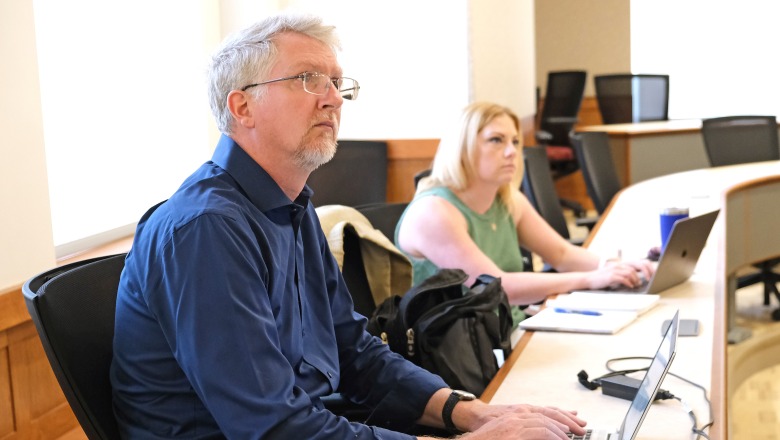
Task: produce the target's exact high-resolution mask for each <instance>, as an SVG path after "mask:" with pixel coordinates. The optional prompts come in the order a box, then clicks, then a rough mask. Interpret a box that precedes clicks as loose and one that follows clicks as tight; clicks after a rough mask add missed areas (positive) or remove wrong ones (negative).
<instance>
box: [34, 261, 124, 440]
mask: <svg viewBox="0 0 780 440" xmlns="http://www.w3.org/2000/svg"><path fill="white" fill-rule="evenodd" d="M124 264H125V254H118V255H112V256H107V257H99V258H94V259H90V260H85V261H80V262H77V263H73V264H69V265H66V266H62V267H58V268H56V269H52V270H49V271H46V272H44V273H41V274H39V275H37V276H35V277H33V278H32V279H30V280H29V281H27V282H26V283H25V284H24V286H23V287H22V293H23V294H24V299H25V303H26V304H27V310H28V311H29V313H30V316H31V317H32V321H33V323H34V324H35V328H36V330H37V331H38V336H39V337H40V339H41V343H42V345H43V350H44V351H45V352H46V357H47V358H48V359H49V364H51V367H52V370H54V375H55V377H56V378H57V381H58V382H59V384H60V388H62V391H63V393H64V394H65V398H66V399H67V401H68V404H69V405H70V407H71V409H72V410H73V413H74V414H75V415H76V419H78V421H79V423H80V424H81V427H82V429H83V430H84V432H85V433H86V435H87V437H88V438H89V439H117V438H119V431H118V428H117V423H116V419H115V418H114V412H113V405H112V397H111V381H110V378H109V369H110V366H111V358H112V355H113V338H114V309H115V307H116V294H117V286H118V285H119V275H120V274H121V272H122V269H123V268H124Z"/></svg>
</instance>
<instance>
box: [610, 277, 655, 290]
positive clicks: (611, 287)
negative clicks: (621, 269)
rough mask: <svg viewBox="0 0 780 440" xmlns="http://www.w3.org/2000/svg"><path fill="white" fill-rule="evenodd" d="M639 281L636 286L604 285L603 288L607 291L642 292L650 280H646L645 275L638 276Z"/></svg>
mask: <svg viewBox="0 0 780 440" xmlns="http://www.w3.org/2000/svg"><path fill="white" fill-rule="evenodd" d="M640 279H641V281H642V282H641V283H639V285H638V286H636V287H628V286H624V285H622V284H620V285H617V286H614V287H613V286H609V287H606V288H605V289H604V290H606V291H608V292H620V293H642V292H644V291H645V290H647V285H648V284H650V281H648V280H647V279H646V278H645V277H640Z"/></svg>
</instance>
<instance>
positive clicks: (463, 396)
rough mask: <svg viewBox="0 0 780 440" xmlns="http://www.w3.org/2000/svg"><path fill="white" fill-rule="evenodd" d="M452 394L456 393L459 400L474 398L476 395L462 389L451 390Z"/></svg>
mask: <svg viewBox="0 0 780 440" xmlns="http://www.w3.org/2000/svg"><path fill="white" fill-rule="evenodd" d="M452 393H453V394H457V395H458V397H459V398H460V400H474V399H476V398H477V396H475V395H473V394H471V393H469V392H468V391H463V390H452Z"/></svg>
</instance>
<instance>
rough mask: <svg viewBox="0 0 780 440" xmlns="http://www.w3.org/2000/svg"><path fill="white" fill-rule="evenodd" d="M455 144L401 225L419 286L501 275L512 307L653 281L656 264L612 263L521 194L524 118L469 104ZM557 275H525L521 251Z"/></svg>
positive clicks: (440, 156)
mask: <svg viewBox="0 0 780 440" xmlns="http://www.w3.org/2000/svg"><path fill="white" fill-rule="evenodd" d="M455 133H456V136H455V137H454V138H452V139H443V140H442V142H441V143H440V145H439V148H438V150H437V152H436V156H435V158H434V162H433V167H432V171H431V175H430V176H429V177H427V178H424V179H423V180H421V181H420V184H419V185H418V189H417V193H416V194H415V197H414V200H413V201H412V203H410V204H409V207H408V208H407V210H406V211H405V213H404V215H403V216H402V217H401V220H400V221H399V226H398V229H397V232H396V242H397V245H398V247H399V248H400V249H401V250H402V251H403V252H405V253H406V254H407V255H408V256H409V257H410V258H411V260H412V264H413V266H414V281H415V283H417V282H419V281H421V280H422V279H424V278H426V277H428V276H430V275H431V274H433V273H434V272H435V271H436V270H437V269H438V268H459V269H462V270H463V271H465V272H466V273H467V274H468V275H469V283H471V282H473V281H474V280H475V278H476V277H477V276H478V275H480V274H491V275H494V276H498V277H501V279H502V283H503V286H504V288H505V289H506V291H507V295H508V297H509V301H510V303H512V304H517V305H521V304H532V303H535V302H539V301H541V300H544V299H545V298H546V297H547V296H548V295H550V294H554V293H561V292H567V291H570V290H576V289H593V288H602V287H606V286H610V285H615V284H624V285H627V286H635V285H638V284H639V283H640V277H641V276H644V277H645V278H646V279H649V278H650V276H652V272H653V268H652V266H651V265H650V263H649V262H648V261H633V262H624V261H617V260H610V261H604V260H602V259H601V258H599V256H598V255H595V254H593V253H592V252H589V251H588V250H587V249H585V248H582V247H579V246H575V245H572V244H571V243H569V242H568V241H567V240H565V239H564V238H563V237H561V236H560V235H559V234H557V233H556V232H555V230H553V228H552V227H551V226H550V225H548V224H547V223H546V222H545V221H544V219H543V218H542V217H541V216H540V215H539V214H538V213H537V212H536V210H534V208H533V207H532V206H531V204H530V203H529V202H528V200H527V199H526V197H525V196H524V195H523V194H522V193H521V192H520V190H519V188H520V181H521V179H522V176H523V165H522V164H523V160H522V145H521V142H520V121H519V119H518V117H517V116H516V115H515V114H514V113H513V112H512V111H511V110H510V109H508V108H506V107H503V106H500V105H497V104H493V103H486V102H478V103H473V104H471V105H469V106H467V107H466V108H465V109H464V110H463V113H462V115H461V118H460V126H459V128H458V129H457V131H456V132H455ZM520 245H522V246H523V247H525V248H526V249H528V250H530V251H531V252H534V253H535V254H537V255H539V256H541V257H542V259H544V261H545V262H547V263H549V264H550V265H551V266H552V267H553V268H555V269H556V271H557V273H534V272H523V261H522V258H521V255H520V250H519V246H520Z"/></svg>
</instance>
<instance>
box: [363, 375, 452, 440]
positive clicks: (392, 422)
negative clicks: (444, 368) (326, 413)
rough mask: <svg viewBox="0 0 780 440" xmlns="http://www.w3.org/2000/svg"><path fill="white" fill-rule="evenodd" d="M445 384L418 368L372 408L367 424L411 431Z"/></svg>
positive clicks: (438, 378)
mask: <svg viewBox="0 0 780 440" xmlns="http://www.w3.org/2000/svg"><path fill="white" fill-rule="evenodd" d="M442 388H448V385H447V384H446V383H445V382H444V380H442V379H441V378H440V377H439V376H436V375H434V374H432V373H429V372H427V371H426V370H423V369H420V370H419V371H417V372H415V373H413V375H412V376H411V377H410V378H409V379H408V380H405V381H403V383H399V384H398V386H396V387H395V388H394V389H393V390H392V391H391V392H390V393H388V394H387V395H386V396H385V397H384V398H383V399H382V400H381V401H380V402H379V404H378V405H377V406H376V408H374V411H372V412H371V415H370V416H368V420H366V424H367V425H371V426H377V427H379V428H385V429H389V430H392V431H399V432H410V431H411V430H412V429H413V428H414V427H415V425H416V424H417V420H419V419H420V417H422V415H423V412H424V411H425V406H426V405H427V404H428V401H429V400H430V399H431V396H433V394H434V393H435V392H436V391H438V390H440V389H442Z"/></svg>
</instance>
